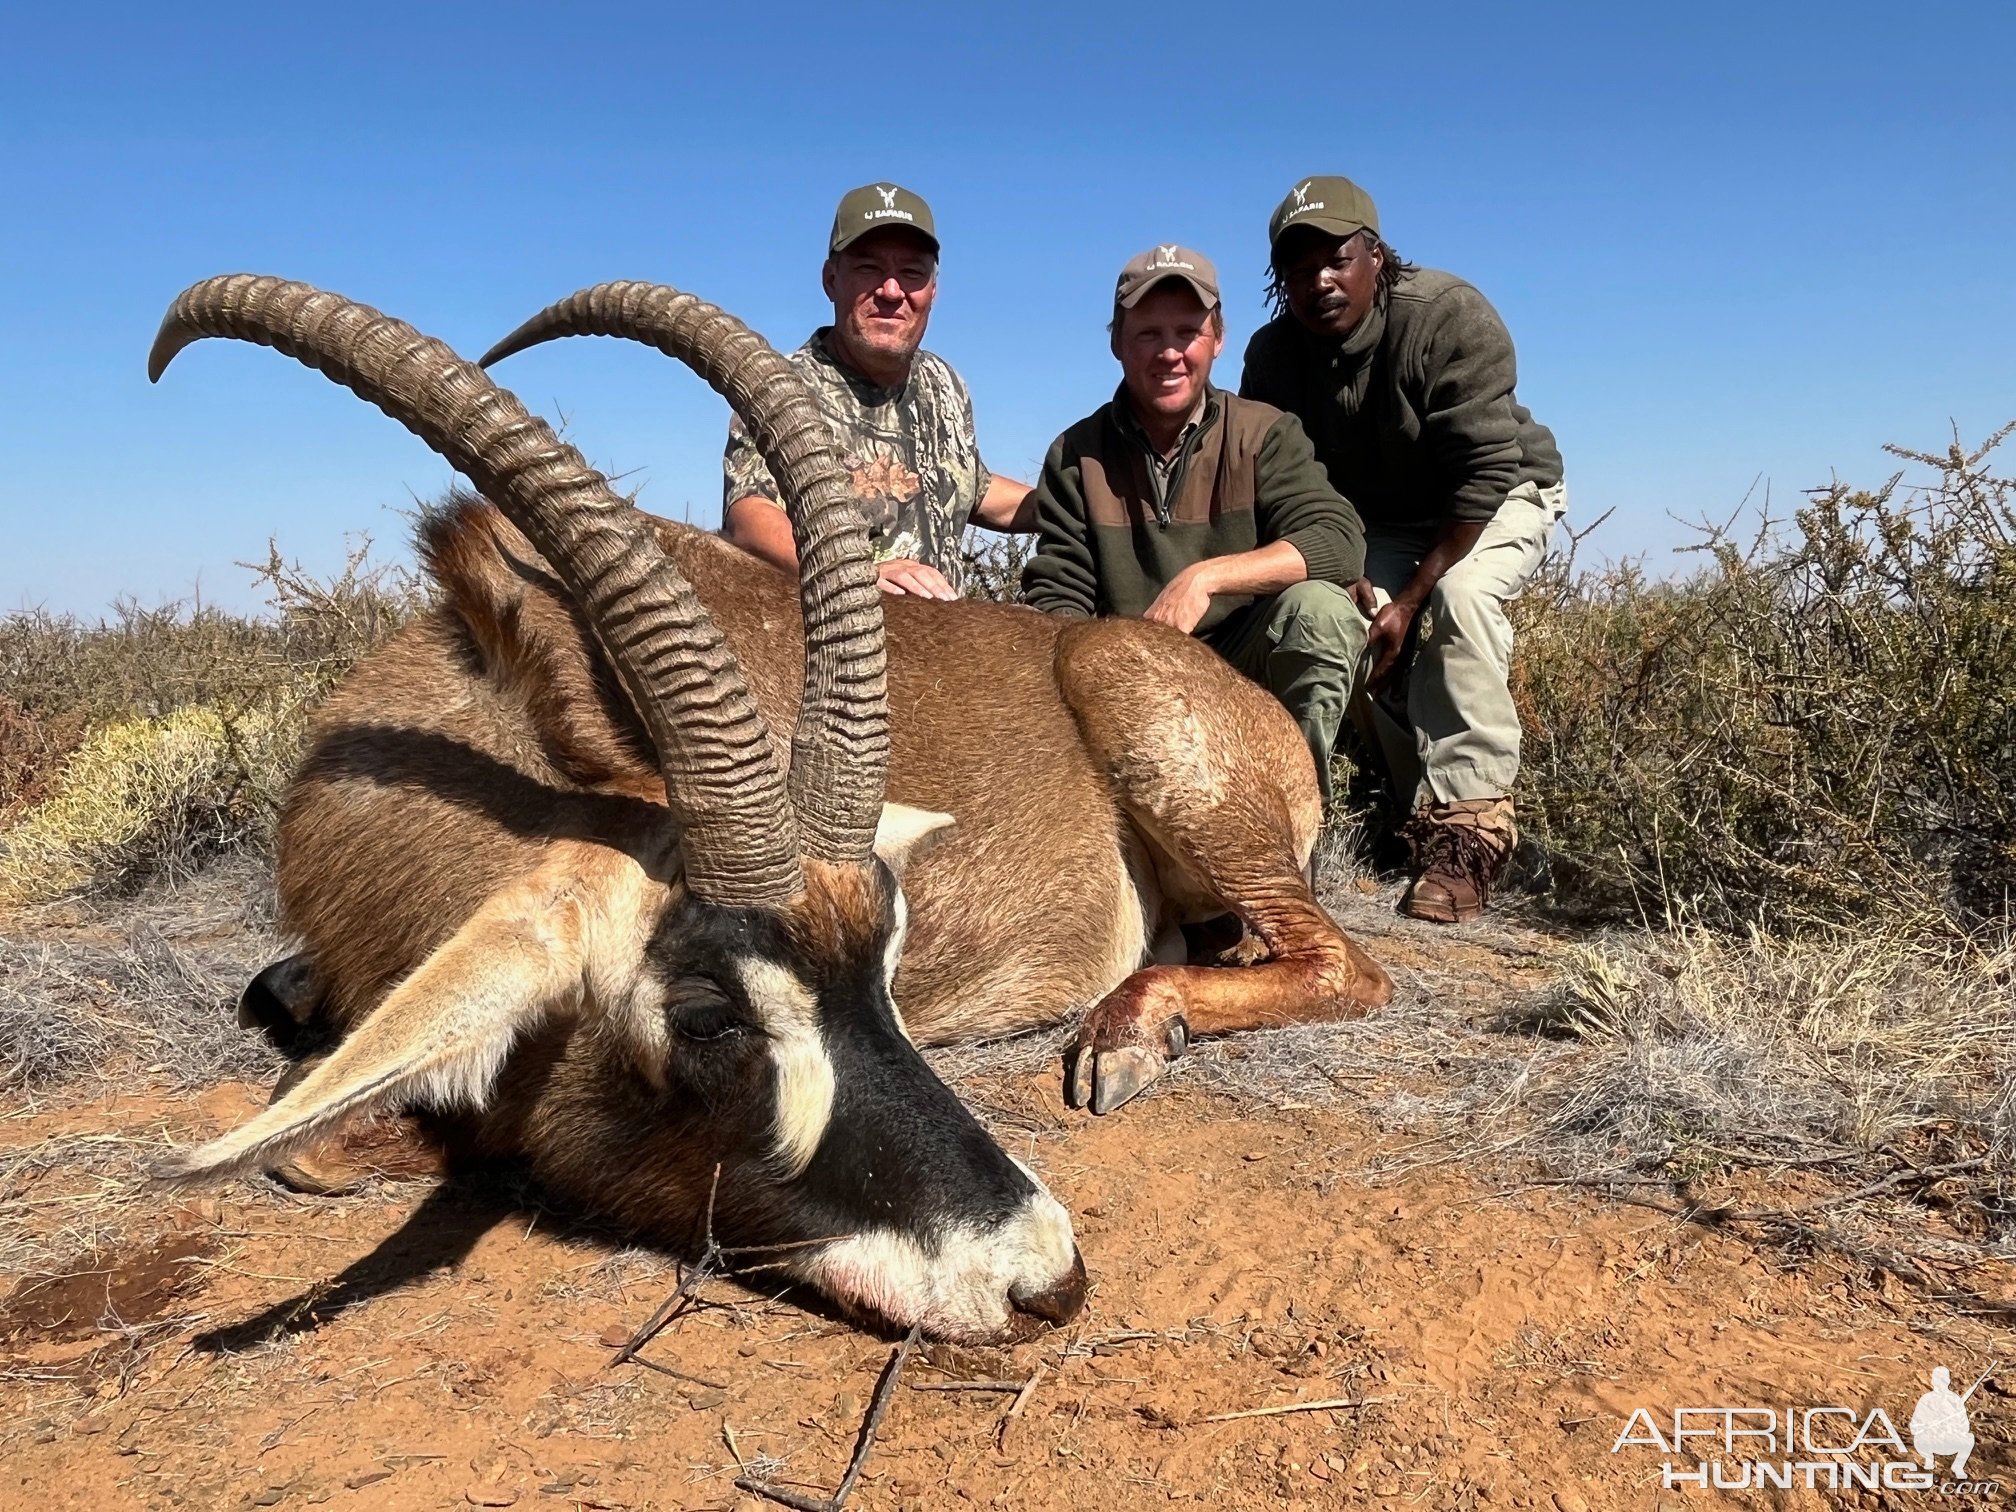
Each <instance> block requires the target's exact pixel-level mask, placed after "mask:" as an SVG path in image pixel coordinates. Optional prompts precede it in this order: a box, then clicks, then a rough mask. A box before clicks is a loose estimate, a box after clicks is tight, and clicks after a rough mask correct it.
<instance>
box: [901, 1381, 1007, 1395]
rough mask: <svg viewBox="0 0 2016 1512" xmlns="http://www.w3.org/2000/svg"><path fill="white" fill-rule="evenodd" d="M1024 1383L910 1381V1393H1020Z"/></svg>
mask: <svg viewBox="0 0 2016 1512" xmlns="http://www.w3.org/2000/svg"><path fill="white" fill-rule="evenodd" d="M1027 1384H1028V1382H1026V1381H912V1382H911V1383H910V1389H911V1390H912V1391H1002V1392H1014V1391H1020V1390H1021V1389H1022V1388H1023V1387H1024V1386H1026V1385H1027Z"/></svg>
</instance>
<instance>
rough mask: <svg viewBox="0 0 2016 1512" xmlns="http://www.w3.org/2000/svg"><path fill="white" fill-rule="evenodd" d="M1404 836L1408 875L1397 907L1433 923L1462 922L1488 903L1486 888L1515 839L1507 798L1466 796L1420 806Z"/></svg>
mask: <svg viewBox="0 0 2016 1512" xmlns="http://www.w3.org/2000/svg"><path fill="white" fill-rule="evenodd" d="M1404 836H1405V839H1406V841H1407V847H1408V849H1409V850H1410V851H1412V852H1413V856H1414V862H1413V871H1414V880H1413V882H1412V883H1411V884H1410V885H1409V886H1408V888H1407V892H1406V894H1405V895H1404V896H1403V897H1402V898H1401V899H1400V912H1402V913H1403V914H1405V915H1407V917H1408V918H1410V919H1427V920H1429V921H1431V922H1432V923H1436V924H1467V923H1469V922H1470V921H1471V920H1472V919H1474V918H1477V917H1478V916H1479V915H1481V914H1482V913H1483V912H1484V909H1485V907H1486V906H1487V905H1488V904H1489V903H1490V901H1491V888H1492V886H1493V885H1494V884H1495V883H1496V882H1497V880H1498V874H1499V872H1501V871H1503V870H1504V867H1505V862H1506V859H1507V858H1508V857H1510V856H1511V854H1512V848H1513V846H1515V845H1517V844H1518V843H1519V827H1518V825H1517V824H1515V823H1514V822H1513V819H1512V800H1511V799H1510V798H1466V799H1460V800H1458V801H1457V802H1455V803H1436V804H1430V805H1428V806H1427V807H1425V808H1423V809H1421V810H1420V811H1419V812H1417V813H1416V814H1415V815H1414V817H1413V818H1412V819H1410V820H1409V821H1408V822H1407V828H1406V830H1405V831H1404Z"/></svg>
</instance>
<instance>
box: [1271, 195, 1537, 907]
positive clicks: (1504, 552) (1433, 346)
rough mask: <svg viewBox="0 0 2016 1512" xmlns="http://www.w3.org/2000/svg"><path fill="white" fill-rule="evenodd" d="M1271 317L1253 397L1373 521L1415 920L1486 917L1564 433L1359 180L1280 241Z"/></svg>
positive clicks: (1377, 596)
mask: <svg viewBox="0 0 2016 1512" xmlns="http://www.w3.org/2000/svg"><path fill="white" fill-rule="evenodd" d="M1267 231H1268V239H1269V241H1270V243H1271V245H1272V249H1273V253H1272V268H1273V275H1274V282H1273V294H1274V307H1275V308H1274V319H1273V320H1271V321H1270V322H1268V324H1266V325H1264V326H1262V327H1261V328H1260V329H1259V330H1258V331H1256V332H1255V333H1254V335H1253V339H1252V341H1251V342H1250V343H1248V345H1247V348H1246V371H1245V376H1244V377H1243V379H1242V380H1241V382H1240V385H1239V392H1240V393H1241V394H1243V395H1245V396H1246V397H1247V398H1249V399H1258V400H1262V401H1264V402H1266V403H1268V404H1273V405H1278V406H1279V407H1280V408H1282V409H1284V410H1286V411H1288V412H1289V413H1290V414H1293V415H1296V416H1298V417H1299V418H1300V419H1301V421H1302V424H1303V426H1304V427H1305V428H1306V429H1307V432H1308V435H1309V439H1310V440H1311V442H1313V443H1314V445H1315V448H1316V455H1317V457H1318V458H1319V459H1321V461H1322V463H1323V465H1324V467H1325V468H1326V469H1327V470H1328V472H1329V475H1330V481H1331V482H1332V483H1333V484H1335V485H1336V487H1337V488H1338V489H1340V490H1341V491H1342V492H1343V493H1344V494H1345V495H1346V496H1347V497H1349V498H1350V500H1351V502H1352V503H1353V504H1354V505H1356V506H1357V509H1358V512H1359V514H1360V515H1361V516H1362V517H1363V519H1364V523H1365V575H1364V577H1363V579H1361V580H1360V581H1359V582H1358V583H1356V584H1355V585H1354V586H1353V589H1352V596H1353V599H1354V601H1355V602H1356V604H1357V606H1358V608H1359V610H1360V611H1361V612H1362V613H1363V615H1364V617H1365V620H1366V626H1367V627H1366V655H1367V658H1368V660H1369V663H1370V665H1369V668H1368V675H1367V679H1366V683H1367V688H1368V694H1369V696H1367V697H1365V698H1361V699H1358V700H1356V701H1354V703H1353V705H1352V711H1351V712H1352V716H1353V718H1354V720H1356V721H1357V722H1358V724H1359V726H1360V728H1361V730H1363V732H1364V733H1365V735H1366V736H1367V742H1368V744H1370V745H1371V746H1373V748H1374V749H1375V750H1376V751H1377V752H1378V753H1379V754H1380V755H1381V756H1382V757H1383V758H1384V761H1385V763H1386V768H1387V775H1388V777H1389V779H1390V780H1391V782H1392V785H1393V789H1394V792H1395V795H1396V797H1398V798H1399V799H1400V800H1401V801H1402V802H1403V803H1404V804H1406V805H1407V806H1408V807H1409V808H1410V809H1411V811H1412V817H1411V819H1410V821H1409V823H1408V825H1407V829H1406V836H1407V840H1408V843H1409V846H1410V848H1411V849H1412V851H1413V858H1414V860H1413V873H1414V877H1413V882H1412V884H1411V885H1410V886H1409V887H1408V890H1407V893H1406V895H1405V896H1404V897H1403V898H1402V899H1401V904H1400V907H1401V911H1402V912H1403V913H1407V914H1410V915H1412V916H1413V917H1415V918H1420V919H1432V920H1436V921H1438V922H1442V923H1460V922H1462V921H1464V920H1468V919H1474V918H1476V917H1477V916H1478V915H1479V914H1480V913H1482V912H1483V911H1484V907H1485V904H1486V903H1487V901H1488V900H1489V896H1490V891H1491V887H1492V885H1493V884H1494V883H1495V882H1496V881H1497V878H1498V874H1499V872H1500V871H1501V870H1502V869H1503V867H1504V864H1505V861H1506V858H1507V857H1509V856H1510V854H1511V852H1512V848H1513V846H1514V845H1516V844H1517V843H1518V830H1517V828H1516V826H1515V824H1514V821H1513V811H1512V798H1511V793H1512V786H1513V783H1514V781H1515V779H1516V778H1517V777H1518V775H1519V714H1518V710H1517V709H1516V708H1515V707H1514V706H1513V701H1512V693H1511V689H1510V687H1509V678H1510V676H1511V669H1512V626H1511V623H1510V621H1509V620H1507V618H1506V616H1505V603H1506V601H1507V600H1508V599H1511V598H1514V597H1516V596H1517V595H1518V593H1519V591H1520V590H1521V589H1522V588H1523V587H1524V586H1525V584H1526V581H1527V579H1528V578H1530V577H1531V576H1532V575H1533V570H1534V569H1535V568H1536V567H1538V566H1539V564H1540V559H1541V557H1542V556H1543V555H1544V554H1545V551H1546V546H1547V536H1548V533H1549V532H1550V531H1551V530H1552V529H1553V528H1554V522H1555V521H1556V520H1558V519H1560V518H1561V516H1562V514H1563V513H1565V512H1566V509H1567V492H1566V489H1565V488H1564V486H1563V484H1562V481H1561V453H1560V452H1559V451H1558V450H1557V449H1556V448H1555V445H1554V437H1553V434H1552V433H1551V432H1550V431H1548V429H1547V428H1546V427H1545V426H1543V425H1541V424H1539V423H1538V422H1537V421H1535V420H1534V418H1533V417H1532V415H1530V414H1529V413H1527V411H1526V409H1525V407H1524V406H1523V405H1521V404H1520V403H1519V402H1518V400H1517V399H1516V398H1515V397H1514V395H1513V385H1514V380H1515V370H1514V362H1513V356H1512V338H1511V337H1510V335H1508V334H1507V333H1506V330H1505V325H1504V322H1503V321H1501V320H1500V319H1499V318H1498V313H1497V311H1495V310H1493V309H1492V308H1491V306H1490V305H1489V304H1488V303H1487V302H1486V301H1485V299H1484V296H1483V295H1482V294H1479V293H1478V292H1477V291H1476V290H1475V289H1473V288H1472V287H1471V286H1470V285H1469V284H1467V283H1464V282H1463V281H1462V280H1461V279H1459V278H1454V277H1452V276H1451V275H1449V274H1447V273H1438V272H1435V271H1434V270H1432V269H1429V268H1417V267H1415V266H1414V265H1413V264H1411V263H1405V262H1402V261H1401V260H1400V258H1399V257H1397V256H1396V255H1395V254H1394V252H1393V249H1392V248H1391V247H1389V246H1388V245H1387V244H1386V243H1385V241H1384V240H1382V239H1381V237H1380V234H1379V212H1378V211H1377V209H1376V208H1374V206H1373V204H1372V199H1371V196H1370V195H1368V194H1366V193H1365V191H1364V190H1363V189H1360V188H1359V187H1358V186H1357V185H1356V184H1354V183H1352V182H1351V181H1350V180H1349V179H1344V178H1335V177H1316V178H1309V179H1304V180H1302V181H1301V182H1300V183H1298V184H1297V185H1296V186H1295V187H1294V188H1293V189H1291V190H1290V191H1289V192H1288V195H1287V197H1286V198H1285V199H1283V200H1282V201H1281V203H1280V205H1278V206H1277V207H1276V208H1275V211H1274V215H1273V218H1272V219H1271V220H1270V222H1269V223H1268V228H1267Z"/></svg>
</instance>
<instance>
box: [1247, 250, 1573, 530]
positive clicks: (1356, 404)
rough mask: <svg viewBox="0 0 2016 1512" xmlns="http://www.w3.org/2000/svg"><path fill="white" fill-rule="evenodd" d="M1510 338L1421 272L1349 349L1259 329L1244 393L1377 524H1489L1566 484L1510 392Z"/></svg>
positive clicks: (1381, 306) (1429, 272) (1383, 304)
mask: <svg viewBox="0 0 2016 1512" xmlns="http://www.w3.org/2000/svg"><path fill="white" fill-rule="evenodd" d="M1516 381H1517V371H1516V363H1515V362H1514V359H1513V355H1512V337H1511V335H1510V334H1509V333H1508V332H1507V331H1506V329H1505V323H1504V322H1503V321H1502V320H1500V319H1499V318H1498V312H1497V311H1496V310H1494V309H1492V308H1491V306H1490V304H1489V302H1488V301H1486V299H1485V298H1484V296H1483V295H1482V294H1480V293H1478V292H1477V291H1476V290H1475V289H1474V288H1472V287H1471V286H1470V285H1469V284H1467V283H1465V282H1463V280H1462V279H1460V278H1455V277H1452V276H1451V275H1450V274H1447V273H1438V272H1436V271H1435V270H1434V269H1432V268H1417V269H1415V270H1413V271H1412V272H1409V273H1405V274H1403V275H1401V278H1400V281H1399V283H1398V284H1397V285H1395V287H1394V288H1393V290H1392V292H1391V293H1390V294H1389V295H1387V296H1386V297H1384V298H1382V299H1381V300H1380V301H1379V303H1378V304H1377V305H1375V306H1374V307H1373V309H1372V311H1371V313H1370V314H1368V315H1367V316H1366V317H1365V319H1364V320H1363V321H1362V322H1361V323H1360V324H1359V326H1358V329H1357V330H1355V331H1353V332H1352V333H1351V334H1350V335H1349V336H1348V337H1346V338H1345V339H1344V340H1343V341H1341V342H1340V341H1336V340H1333V339H1330V338H1327V337H1323V336H1318V335H1316V334H1315V333H1313V332H1311V331H1310V330H1308V329H1307V328H1306V327H1304V326H1303V325H1302V324H1301V323H1300V322H1299V321H1297V320H1296V319H1295V317H1294V316H1293V315H1288V314H1282V315H1279V316H1276V317H1275V318H1274V319H1273V320H1271V321H1269V322H1268V323H1267V324H1266V325H1264V326H1262V327H1261V328H1260V329H1259V330H1257V331H1255V332H1254V333H1253V339H1252V340H1251V341H1250V342H1248V343H1247V346H1246V371H1245V374H1244V376H1243V377H1242V378H1241V380H1240V383H1239V392H1240V393H1241V394H1242V395H1244V396H1245V397H1247V398H1249V399H1258V400H1261V401H1263V402H1264V403H1267V404H1271V405H1274V406H1275V407H1277V408H1279V409H1284V410H1286V411H1288V413H1290V414H1291V415H1295V416H1297V417H1298V418H1299V419H1300V420H1301V421H1302V424H1303V427H1304V428H1305V429H1306V430H1307V431H1308V433H1309V439H1310V441H1311V442H1312V443H1314V445H1315V448H1316V455H1317V457H1318V458H1320V459H1321V461H1322V463H1323V465H1324V467H1325V468H1326V469H1328V471H1329V474H1330V481H1331V483H1332V484H1333V485H1335V487H1336V488H1337V491H1338V492H1339V493H1341V494H1343V495H1344V496H1345V497H1346V498H1348V499H1349V500H1350V501H1351V502H1352V503H1353V504H1354V505H1356V506H1357V509H1358V512H1359V514H1360V516H1362V517H1363V519H1364V520H1365V522H1366V523H1367V524H1368V525H1422V524H1440V523H1442V522H1444V521H1447V520H1470V521H1483V520H1489V519H1490V518H1491V517H1492V516H1493V515H1495V514H1496V513H1497V512H1498V506H1499V505H1500V504H1503V503H1504V502H1505V496H1506V495H1507V494H1509V493H1510V492H1511V491H1512V490H1513V489H1514V488H1515V487H1516V486H1518V485H1519V484H1520V483H1523V482H1527V481H1531V482H1533V483H1536V484H1538V485H1539V486H1540V487H1542V488H1548V487H1551V486H1552V485H1554V484H1556V483H1559V482H1560V481H1561V453H1560V451H1559V450H1558V449H1557V448H1556V447H1555V444H1554V435H1553V432H1551V431H1549V430H1548V429H1547V427H1546V426H1544V425H1541V424H1540V423H1539V422H1538V421H1536V420H1535V419H1534V418H1533V416H1532V415H1531V414H1529V413H1528V412H1527V410H1526V408H1525V406H1523V405H1521V404H1520V403H1519V402H1518V400H1517V399H1516V398H1515V397H1514V395H1513V386H1514V384H1515V382H1516Z"/></svg>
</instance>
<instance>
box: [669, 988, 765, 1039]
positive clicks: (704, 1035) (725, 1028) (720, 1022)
mask: <svg viewBox="0 0 2016 1512" xmlns="http://www.w3.org/2000/svg"><path fill="white" fill-rule="evenodd" d="M671 1018H672V1032H673V1033H674V1034H676V1035H678V1036H679V1038H681V1039H682V1040H690V1041H694V1042H697V1043H700V1044H717V1043H719V1042H721V1041H723V1040H731V1039H736V1038H739V1037H740V1036H741V1035H744V1034H747V1033H748V1032H749V1029H750V1024H749V1021H748V1020H747V1019H746V1018H744V1017H743V1016H742V1013H741V1011H740V1010H739V1009H738V1008H736V1006H735V1005H734V1004H733V1003H731V1002H730V1001H729V1000H728V999H727V998H726V997H724V996H722V995H721V994H720V993H719V992H712V991H709V992H699V993H694V994H692V995H690V996H687V997H684V998H682V999H680V1000H678V1001H675V1002H674V1003H673V1004H672V1009H671Z"/></svg>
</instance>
